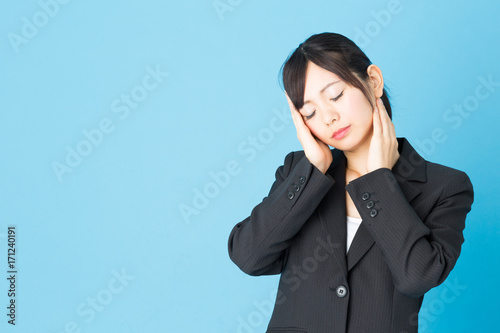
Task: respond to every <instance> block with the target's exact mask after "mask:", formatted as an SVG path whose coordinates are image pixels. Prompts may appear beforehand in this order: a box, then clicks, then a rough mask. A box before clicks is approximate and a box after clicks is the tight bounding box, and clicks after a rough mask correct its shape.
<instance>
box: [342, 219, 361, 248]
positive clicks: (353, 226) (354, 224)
mask: <svg viewBox="0 0 500 333" xmlns="http://www.w3.org/2000/svg"><path fill="white" fill-rule="evenodd" d="M361 221H363V219H360V218H357V217H352V216H347V249H346V253H347V252H349V247H350V246H351V243H352V240H353V239H354V235H356V231H358V228H359V225H360V224H361Z"/></svg>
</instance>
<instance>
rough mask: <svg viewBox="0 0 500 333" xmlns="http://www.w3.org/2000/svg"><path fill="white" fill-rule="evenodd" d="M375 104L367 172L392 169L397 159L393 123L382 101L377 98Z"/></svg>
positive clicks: (396, 143) (396, 142)
mask: <svg viewBox="0 0 500 333" xmlns="http://www.w3.org/2000/svg"><path fill="white" fill-rule="evenodd" d="M376 103H377V107H376V110H374V112H373V135H372V139H371V141H370V150H369V151H368V162H367V166H366V170H367V172H372V171H374V170H377V169H380V168H388V169H392V167H394V165H395V164H396V162H397V161H398V159H399V152H398V140H397V139H396V130H395V129H394V123H393V122H392V121H391V118H389V115H388V114H387V110H386V109H385V106H384V103H383V102H382V100H381V99H380V98H377V100H376Z"/></svg>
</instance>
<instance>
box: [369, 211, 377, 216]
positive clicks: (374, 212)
mask: <svg viewBox="0 0 500 333" xmlns="http://www.w3.org/2000/svg"><path fill="white" fill-rule="evenodd" d="M377 213H378V212H377V210H376V209H372V210H370V216H371V217H375V216H377Z"/></svg>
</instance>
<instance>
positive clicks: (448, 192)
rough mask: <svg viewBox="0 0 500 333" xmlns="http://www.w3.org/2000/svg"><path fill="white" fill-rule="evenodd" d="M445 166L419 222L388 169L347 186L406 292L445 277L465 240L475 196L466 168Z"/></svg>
mask: <svg viewBox="0 0 500 333" xmlns="http://www.w3.org/2000/svg"><path fill="white" fill-rule="evenodd" d="M447 170H448V171H445V172H442V173H440V175H439V177H436V178H439V179H440V180H439V181H436V182H435V186H436V187H438V188H437V191H438V192H437V193H439V192H440V193H441V194H440V196H439V199H438V200H437V202H436V204H435V205H434V206H433V207H432V209H431V210H430V213H429V214H428V215H427V216H426V217H425V218H424V220H423V221H422V220H421V219H420V217H419V216H418V215H417V214H416V212H415V210H414V209H413V207H412V206H411V205H410V204H409V203H408V201H407V200H406V198H405V196H404V194H403V192H402V191H401V188H400V187H399V185H398V183H397V182H396V179H395V177H394V174H393V173H392V171H391V170H390V169H388V168H380V169H377V170H375V171H372V172H370V173H368V174H365V175H363V176H361V177H359V178H357V179H355V180H353V181H351V182H350V183H349V184H348V185H347V186H346V190H347V191H348V193H349V195H350V196H351V198H352V199H353V202H354V204H355V205H356V208H357V209H358V211H359V213H360V215H361V217H362V219H363V222H366V227H367V229H368V230H369V231H370V233H371V235H372V237H373V238H374V240H375V242H376V244H377V245H378V247H379V248H380V249H381V251H382V253H383V255H384V258H385V260H386V262H387V264H388V266H389V269H390V270H391V273H392V276H393V280H394V284H395V287H396V289H398V290H399V291H400V292H401V293H403V294H405V295H408V296H410V297H420V296H422V295H424V294H425V293H426V292H427V291H428V290H430V289H431V288H433V287H436V286H438V285H439V284H441V283H442V282H443V281H444V280H445V279H446V277H447V276H448V274H449V273H450V271H451V270H452V269H453V267H454V266H455V263H456V261H457V259H458V256H459V255H460V251H461V246H462V244H463V242H464V238H463V234H462V232H463V230H464V228H465V218H466V215H467V213H468V212H469V211H470V210H471V206H472V203H473V201H474V192H473V187H472V184H471V182H470V179H469V177H468V176H467V175H466V174H465V173H464V172H462V171H458V170H454V169H451V168H447ZM449 170H453V172H450V171H449ZM420 195H426V194H425V193H421V194H420ZM369 202H371V203H369Z"/></svg>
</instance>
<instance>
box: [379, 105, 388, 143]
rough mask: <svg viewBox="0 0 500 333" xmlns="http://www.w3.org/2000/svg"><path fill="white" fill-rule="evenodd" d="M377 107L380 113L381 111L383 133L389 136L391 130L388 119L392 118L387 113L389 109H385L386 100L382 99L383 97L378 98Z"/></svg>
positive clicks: (381, 129)
mask: <svg viewBox="0 0 500 333" xmlns="http://www.w3.org/2000/svg"><path fill="white" fill-rule="evenodd" d="M377 109H378V111H379V112H378V113H379V118H380V131H381V134H382V135H383V136H384V137H389V136H390V132H389V124H388V120H390V119H389V115H388V114H387V110H386V109H385V105H384V102H383V101H382V99H381V98H377Z"/></svg>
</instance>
